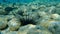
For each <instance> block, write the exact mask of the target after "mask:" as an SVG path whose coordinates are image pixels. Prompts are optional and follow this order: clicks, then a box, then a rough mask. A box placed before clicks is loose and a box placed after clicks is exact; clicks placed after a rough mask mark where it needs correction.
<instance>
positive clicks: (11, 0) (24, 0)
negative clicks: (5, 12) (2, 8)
mask: <svg viewBox="0 0 60 34" xmlns="http://www.w3.org/2000/svg"><path fill="white" fill-rule="evenodd" d="M33 1H39V2H60V0H0V3H3V2H5V3H9V2H11V3H15V2H19V3H29V2H33Z"/></svg>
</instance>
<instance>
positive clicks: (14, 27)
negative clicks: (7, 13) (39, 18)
mask: <svg viewBox="0 0 60 34" xmlns="http://www.w3.org/2000/svg"><path fill="white" fill-rule="evenodd" d="M20 25H21V22H20V21H19V20H18V19H17V18H13V19H11V20H10V21H9V22H8V26H9V29H10V31H15V30H17V29H18V28H19V27H20Z"/></svg>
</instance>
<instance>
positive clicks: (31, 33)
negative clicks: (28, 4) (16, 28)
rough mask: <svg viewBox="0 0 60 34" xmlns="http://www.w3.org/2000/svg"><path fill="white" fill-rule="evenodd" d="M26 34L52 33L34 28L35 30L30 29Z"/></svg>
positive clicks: (37, 27) (38, 27)
mask: <svg viewBox="0 0 60 34" xmlns="http://www.w3.org/2000/svg"><path fill="white" fill-rule="evenodd" d="M27 34H52V33H51V32H49V31H48V30H46V29H45V28H44V27H41V26H36V27H35V28H32V29H30V30H29V31H28V33H27Z"/></svg>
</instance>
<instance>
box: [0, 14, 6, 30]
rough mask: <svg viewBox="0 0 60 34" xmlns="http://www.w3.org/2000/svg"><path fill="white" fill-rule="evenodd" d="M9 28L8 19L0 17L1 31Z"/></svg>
mask: <svg viewBox="0 0 60 34" xmlns="http://www.w3.org/2000/svg"><path fill="white" fill-rule="evenodd" d="M6 26H7V19H6V18H5V17H3V16H1V15H0V30H1V29H2V30H3V29H4V28H6Z"/></svg>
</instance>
